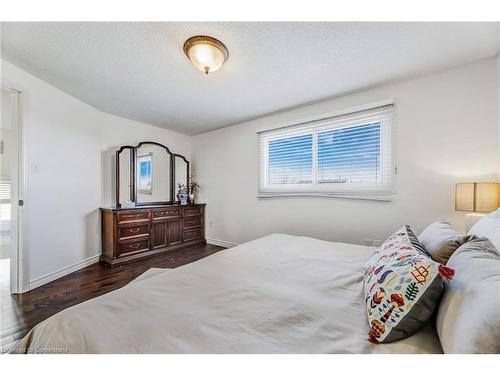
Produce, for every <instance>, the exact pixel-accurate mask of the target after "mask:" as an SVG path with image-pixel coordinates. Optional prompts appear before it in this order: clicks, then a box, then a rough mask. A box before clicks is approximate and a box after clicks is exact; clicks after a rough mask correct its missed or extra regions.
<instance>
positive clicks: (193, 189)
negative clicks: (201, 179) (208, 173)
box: [189, 176, 200, 204]
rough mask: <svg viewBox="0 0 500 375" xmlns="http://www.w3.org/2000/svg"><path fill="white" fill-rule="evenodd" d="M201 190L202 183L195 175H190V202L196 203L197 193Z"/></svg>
mask: <svg viewBox="0 0 500 375" xmlns="http://www.w3.org/2000/svg"><path fill="white" fill-rule="evenodd" d="M199 192H200V184H199V183H198V181H196V179H195V178H194V176H189V202H191V204H194V203H195V202H196V195H197V194H198V193H199Z"/></svg>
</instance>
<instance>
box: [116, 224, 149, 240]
mask: <svg viewBox="0 0 500 375" xmlns="http://www.w3.org/2000/svg"><path fill="white" fill-rule="evenodd" d="M147 235H149V224H143V225H133V226H130V225H129V226H121V227H119V228H118V239H119V240H123V239H128V238H130V237H135V236H147Z"/></svg>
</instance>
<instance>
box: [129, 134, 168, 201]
mask: <svg viewBox="0 0 500 375" xmlns="http://www.w3.org/2000/svg"><path fill="white" fill-rule="evenodd" d="M172 172H173V171H172V153H171V152H170V150H169V149H168V148H167V147H165V146H163V145H162V144H159V143H156V142H141V143H139V145H138V146H137V147H135V203H136V205H148V204H166V203H172V201H173V199H172V198H173V191H172V180H173V179H172Z"/></svg>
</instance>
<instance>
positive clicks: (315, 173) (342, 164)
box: [259, 105, 394, 199]
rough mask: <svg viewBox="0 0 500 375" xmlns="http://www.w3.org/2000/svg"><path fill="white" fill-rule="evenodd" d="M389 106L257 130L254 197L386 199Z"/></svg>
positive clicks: (389, 175)
mask: <svg viewBox="0 0 500 375" xmlns="http://www.w3.org/2000/svg"><path fill="white" fill-rule="evenodd" d="M393 108H394V107H393V105H388V106H383V107H378V108H376V109H371V110H366V111H361V112H356V113H352V114H348V115H342V116H336V117H332V118H328V119H323V120H318V121H312V122H309V123H306V124H300V125H296V126H290V127H286V128H281V129H278V130H272V131H265V132H261V133H259V138H260V146H259V147H260V150H259V157H260V185H259V195H260V196H276V195H296V194H306V195H332V196H346V197H360V198H375V199H377V197H378V199H386V198H382V197H383V196H385V197H387V196H388V195H389V194H390V193H391V191H392V183H391V181H392V160H391V159H392V158H391V132H392V115H393Z"/></svg>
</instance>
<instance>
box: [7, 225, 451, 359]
mask: <svg viewBox="0 0 500 375" xmlns="http://www.w3.org/2000/svg"><path fill="white" fill-rule="evenodd" d="M372 252H373V248H371V247H367V246H360V245H353V244H345V243H335V242H328V241H321V240H317V239H313V238H308V237H299V236H290V235H285V234H272V235H269V236H266V237H263V238H260V239H258V240H255V241H251V242H248V243H245V244H243V245H239V246H236V247H234V248H231V249H227V250H223V251H220V252H218V253H216V254H214V255H211V256H209V257H207V258H204V259H202V260H200V261H197V262H194V263H191V264H188V265H185V266H182V267H179V268H176V269H166V270H160V269H151V270H149V271H147V272H146V273H144V274H143V275H141V276H140V277H139V278H138V279H136V280H134V281H133V282H131V283H130V284H128V285H127V286H125V287H123V288H121V289H118V290H115V291H113V292H110V293H108V294H105V295H103V296H100V297H97V298H94V299H92V300H89V301H86V302H84V303H81V304H79V305H76V306H73V307H70V308H68V309H66V310H64V311H61V312H60V313H58V314H56V315H54V316H52V317H50V318H49V319H47V320H45V321H44V322H42V323H40V324H38V325H37V326H36V327H34V328H33V329H32V330H31V331H30V332H29V333H28V334H27V336H26V337H25V338H24V339H23V340H22V341H21V342H20V343H19V344H18V345H17V346H16V348H15V349H14V351H15V352H32V353H36V352H47V351H51V352H62V353H442V349H441V345H440V342H439V338H438V336H437V333H436V330H435V328H434V327H433V325H432V323H428V324H427V325H426V326H424V327H423V328H422V329H421V330H420V331H419V332H418V333H416V334H415V335H413V336H411V337H409V338H407V339H404V340H401V341H397V342H393V343H389V344H378V345H377V344H373V343H370V342H369V341H368V340H367V333H368V331H369V327H368V322H367V317H366V308H365V302H364V298H363V270H364V266H365V264H366V261H367V260H368V259H369V258H370V256H371V254H372Z"/></svg>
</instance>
